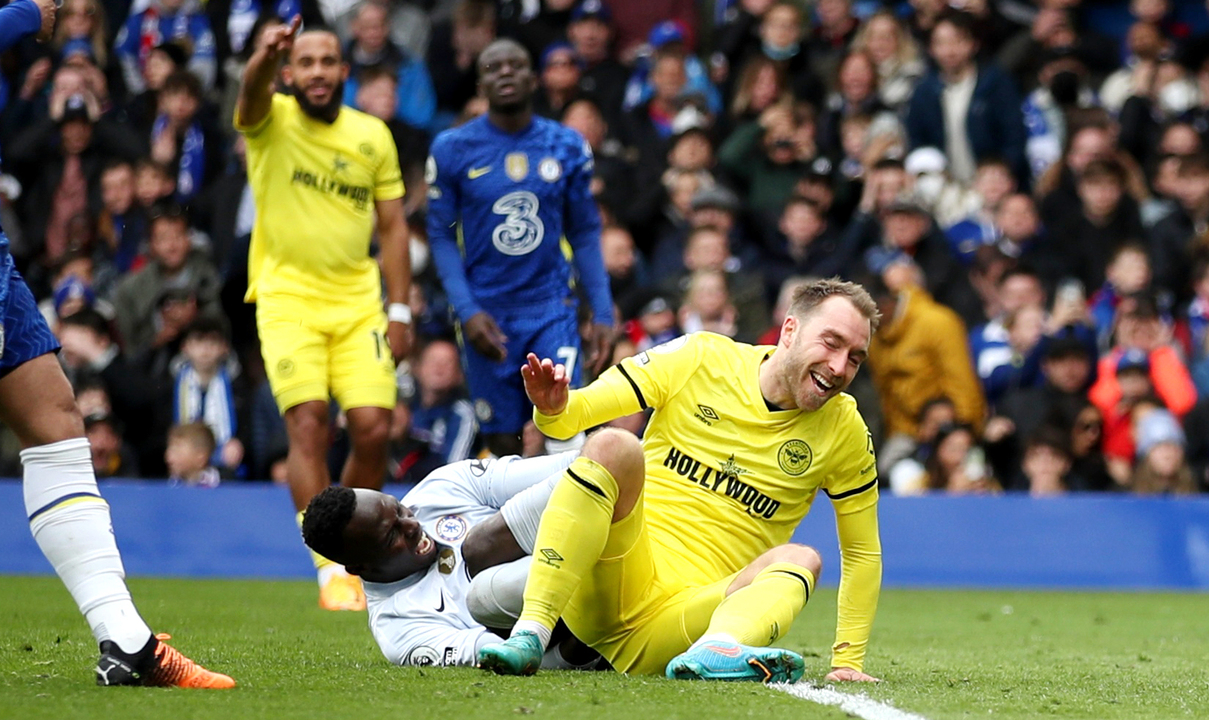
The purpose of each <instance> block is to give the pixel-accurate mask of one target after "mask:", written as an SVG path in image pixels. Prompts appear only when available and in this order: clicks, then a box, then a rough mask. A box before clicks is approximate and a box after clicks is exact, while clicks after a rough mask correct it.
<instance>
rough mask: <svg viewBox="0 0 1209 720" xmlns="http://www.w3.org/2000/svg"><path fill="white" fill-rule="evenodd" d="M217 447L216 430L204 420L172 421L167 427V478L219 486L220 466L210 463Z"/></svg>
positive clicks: (175, 482) (192, 483)
mask: <svg viewBox="0 0 1209 720" xmlns="http://www.w3.org/2000/svg"><path fill="white" fill-rule="evenodd" d="M214 447H215V442H214V433H212V432H210V428H208V427H206V424H205V423H200V422H192V423H186V424H184V425H173V426H172V429H171V430H169V431H168V449H167V450H165V451H164V462H165V463H166V464H167V465H168V482H169V483H171V484H173V485H190V486H194V487H207V488H210V487H218V483H219V482H220V479H219V475H218V470H217V469H215V468H214V467H213V466H212V465H211V464H210V458H211V456H212V455H214Z"/></svg>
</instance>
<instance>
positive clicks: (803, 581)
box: [779, 570, 810, 601]
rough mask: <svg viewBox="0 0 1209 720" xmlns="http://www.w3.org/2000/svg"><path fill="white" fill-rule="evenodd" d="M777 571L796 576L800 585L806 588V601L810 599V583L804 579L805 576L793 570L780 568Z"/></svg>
mask: <svg viewBox="0 0 1209 720" xmlns="http://www.w3.org/2000/svg"><path fill="white" fill-rule="evenodd" d="M779 572H783V573H785V574H786V575H792V576H794V577H796V578H797V579H799V580H801V581H802V587H804V588H806V600H807V601H809V600H810V583H809V582H807V581H806V578H804V577H802V576H801V575H800V574H799V573H796V572H794V571H793V570H781V571H779Z"/></svg>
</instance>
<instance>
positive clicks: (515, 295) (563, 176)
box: [426, 116, 612, 324]
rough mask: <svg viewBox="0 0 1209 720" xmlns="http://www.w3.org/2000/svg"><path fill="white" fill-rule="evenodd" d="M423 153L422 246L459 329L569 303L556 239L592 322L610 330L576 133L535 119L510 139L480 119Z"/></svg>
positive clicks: (585, 166)
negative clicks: (498, 313)
mask: <svg viewBox="0 0 1209 720" xmlns="http://www.w3.org/2000/svg"><path fill="white" fill-rule="evenodd" d="M431 152H432V154H431V155H430V157H429V158H428V166H427V169H426V175H427V177H426V179H427V181H428V186H429V189H428V236H429V243H430V245H431V247H432V252H433V259H434V261H435V262H436V266H437V271H438V274H440V276H441V281H442V283H443V284H444V286H445V291H446V292H447V293H448V295H449V298H450V302H451V303H452V304H453V307H454V310H455V311H456V312H457V315H458V318H459V319H460V320H462V321H463V322H465V321H466V320H468V319H469V318H470V317H471V316H472V315H474V314H475V313H477V312H480V311H483V310H484V309H485V308H514V307H521V306H529V305H533V304H537V303H543V302H549V301H552V300H558V299H563V298H566V297H568V296H569V294H570V290H569V287H570V281H571V277H572V276H571V271H572V268H571V265H570V264H569V263H568V261H567V258H566V257H565V255H564V254H563V250H562V248H561V247H560V240H561V239H562V238H564V237H565V238H566V240H567V242H568V243H569V244H570V246H571V251H572V262H573V263H574V266H575V270H576V280H577V281H578V282H580V283H581V284H582V286H583V288H584V290H585V292H586V295H587V297H588V299H589V301H590V303H591V306H592V309H593V311H594V313H595V316H596V318H597V321H598V322H603V323H606V324H612V298H611V297H610V295H609V285H608V276H607V274H606V272H605V269H604V263H603V261H602V260H601V256H600V216H599V214H598V213H597V210H596V203H595V201H594V200H593V198H592V194H591V192H590V190H589V185H590V183H591V179H592V162H593V161H592V150H591V148H590V147H589V146H588V144H587V143H586V142H585V141H584V139H583V138H582V137H581V136H580V135H579V134H578V133H577V132H575V131H574V130H571V129H569V128H565V127H563V126H562V125H559V124H558V123H556V122H553V121H551V120H547V119H545V118H540V117H535V118H533V121H532V122H531V123H530V124H529V126H528V127H527V128H525V129H524V130H522V131H520V132H518V133H515V134H512V133H507V132H504V131H503V130H501V129H499V128H498V127H496V126H495V125H494V124H492V123H491V122H490V121H489V120H488V118H487V117H486V116H482V117H479V118H476V119H474V120H471V121H470V122H468V123H466V124H465V125H462V126H460V127H457V128H454V129H451V130H447V131H445V132H443V133H441V134H440V135H438V136H437V138H436V140H435V141H434V142H433V144H432V151H431Z"/></svg>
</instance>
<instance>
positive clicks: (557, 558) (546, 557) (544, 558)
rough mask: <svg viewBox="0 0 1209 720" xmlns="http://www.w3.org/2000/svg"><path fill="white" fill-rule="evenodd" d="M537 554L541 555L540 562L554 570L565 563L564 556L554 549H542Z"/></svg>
mask: <svg viewBox="0 0 1209 720" xmlns="http://www.w3.org/2000/svg"><path fill="white" fill-rule="evenodd" d="M537 552H538V554H539V555H541V557H539V558H538V559H537V561H538V562H544V563H545V564H547V565H549V566H550V567H554V568H558V567H561V565H559V563H560V562H563V556H562V555H559V554H558V551H557V550H555V549H554V548H542V549H541V550H538V551H537Z"/></svg>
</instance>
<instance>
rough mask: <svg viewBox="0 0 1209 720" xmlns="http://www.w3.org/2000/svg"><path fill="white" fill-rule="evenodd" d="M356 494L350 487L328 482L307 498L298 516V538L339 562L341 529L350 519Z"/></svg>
mask: <svg viewBox="0 0 1209 720" xmlns="http://www.w3.org/2000/svg"><path fill="white" fill-rule="evenodd" d="M356 507H357V494H356V493H355V492H353V490H352V488H346V487H336V486H332V487H329V488H327V489H326V490H324V491H323V492H321V493H319V494H318V495H316V496H315V497H313V498H311V502H310V504H308V505H307V506H306V514H305V515H303V516H302V540H303V542H305V543H306V544H307V547H309V548H310V549H312V550H314V551H315V552H317V553H319V554H320V555H322V556H323V557H325V558H327V559H329V560H333V561H335V562H340V556H341V555H343V554H344V529H345V528H346V527H348V523H349V521H350V520H352V519H353V510H354V509H356Z"/></svg>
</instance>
